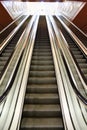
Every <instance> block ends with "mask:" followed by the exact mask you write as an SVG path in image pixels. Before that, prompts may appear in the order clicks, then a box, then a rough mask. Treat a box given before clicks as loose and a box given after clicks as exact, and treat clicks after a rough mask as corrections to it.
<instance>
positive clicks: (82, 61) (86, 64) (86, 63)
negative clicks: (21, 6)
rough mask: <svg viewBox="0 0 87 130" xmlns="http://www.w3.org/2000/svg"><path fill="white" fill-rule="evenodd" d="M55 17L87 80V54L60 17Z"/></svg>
mask: <svg viewBox="0 0 87 130" xmlns="http://www.w3.org/2000/svg"><path fill="white" fill-rule="evenodd" d="M54 19H55V21H56V23H57V25H58V27H59V28H60V29H61V31H62V33H63V35H64V37H65V39H66V41H67V43H68V45H69V47H70V50H71V52H72V54H73V56H74V59H75V60H76V63H77V65H78V67H79V68H80V71H81V74H82V75H83V76H84V78H86V80H87V56H86V55H85V54H84V53H83V52H82V50H81V49H80V47H79V46H78V45H77V44H76V43H75V41H74V40H73V39H72V38H71V36H70V35H69V33H68V32H67V31H66V30H65V29H64V27H63V26H62V25H61V23H60V22H59V21H58V19H57V18H56V17H54Z"/></svg>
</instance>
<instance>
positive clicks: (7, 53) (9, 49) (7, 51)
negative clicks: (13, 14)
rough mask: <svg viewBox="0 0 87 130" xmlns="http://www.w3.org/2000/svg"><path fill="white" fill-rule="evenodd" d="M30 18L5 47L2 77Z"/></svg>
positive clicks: (0, 59)
mask: <svg viewBox="0 0 87 130" xmlns="http://www.w3.org/2000/svg"><path fill="white" fill-rule="evenodd" d="M29 20H30V18H28V19H27V20H26V21H25V22H24V24H23V25H22V27H21V28H20V29H19V30H18V32H17V33H16V34H15V36H14V37H13V38H12V39H11V41H10V42H9V44H8V45H7V46H6V47H5V49H4V50H3V51H2V53H1V54H0V78H1V77H2V75H3V73H4V71H5V68H6V67H7V65H8V63H9V61H10V58H11V56H12V53H13V52H14V49H15V47H16V45H17V42H18V40H19V38H20V36H21V34H22V33H23V31H24V29H25V27H26V26H27V24H28V22H29Z"/></svg>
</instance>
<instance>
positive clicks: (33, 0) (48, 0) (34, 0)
mask: <svg viewBox="0 0 87 130" xmlns="http://www.w3.org/2000/svg"><path fill="white" fill-rule="evenodd" d="M14 1H15V0H14ZM17 1H18V0H17ZM20 1H23V2H26V1H29V2H42V1H43V2H64V1H82V2H87V0H20Z"/></svg>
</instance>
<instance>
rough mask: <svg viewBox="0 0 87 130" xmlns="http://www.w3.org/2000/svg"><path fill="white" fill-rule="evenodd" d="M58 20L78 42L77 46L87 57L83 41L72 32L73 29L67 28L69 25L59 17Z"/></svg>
mask: <svg viewBox="0 0 87 130" xmlns="http://www.w3.org/2000/svg"><path fill="white" fill-rule="evenodd" d="M56 17H57V18H58V20H59V21H60V22H61V24H62V25H63V27H64V28H65V29H66V31H67V32H68V33H69V34H70V36H71V37H72V38H73V39H74V40H75V41H76V44H77V45H78V46H79V47H80V48H81V50H82V51H83V53H84V54H85V55H86V56H87V47H86V46H85V45H84V44H83V43H82V41H81V40H80V39H79V38H78V37H77V36H76V35H75V34H74V33H73V32H72V30H71V29H69V28H68V27H67V25H66V24H65V23H64V22H63V21H62V20H61V19H60V18H59V17H58V16H56Z"/></svg>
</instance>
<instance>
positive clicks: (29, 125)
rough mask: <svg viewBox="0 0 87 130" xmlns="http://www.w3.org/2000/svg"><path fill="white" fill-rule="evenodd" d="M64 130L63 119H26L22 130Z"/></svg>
mask: <svg viewBox="0 0 87 130" xmlns="http://www.w3.org/2000/svg"><path fill="white" fill-rule="evenodd" d="M26 129H30V130H63V124H62V120H61V118H24V119H23V121H22V130H26Z"/></svg>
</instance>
